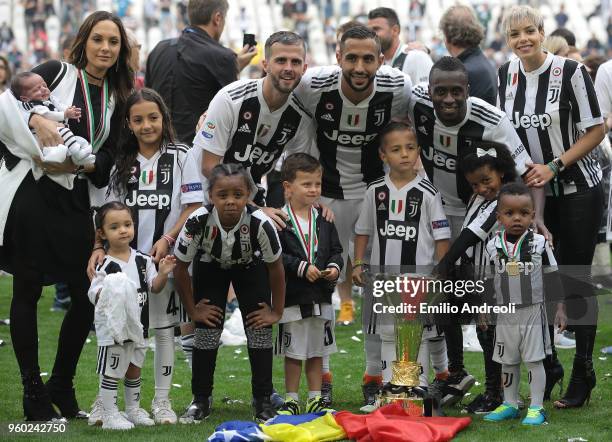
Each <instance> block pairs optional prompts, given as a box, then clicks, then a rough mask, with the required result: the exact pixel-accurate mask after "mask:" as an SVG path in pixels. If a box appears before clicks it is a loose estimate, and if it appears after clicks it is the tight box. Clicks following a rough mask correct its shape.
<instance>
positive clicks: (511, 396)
mask: <svg viewBox="0 0 612 442" xmlns="http://www.w3.org/2000/svg"><path fill="white" fill-rule="evenodd" d="M520 383H521V364H515V365H506V364H502V385H503V386H504V401H505V402H507V403H508V404H510V405H512V406H513V407H517V408H518V399H519V386H520ZM543 393H544V390H542V394H543Z"/></svg>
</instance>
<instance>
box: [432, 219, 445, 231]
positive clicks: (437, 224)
mask: <svg viewBox="0 0 612 442" xmlns="http://www.w3.org/2000/svg"><path fill="white" fill-rule="evenodd" d="M431 227H433V228H434V229H443V228H445V227H448V220H446V219H440V220H437V221H432V222H431Z"/></svg>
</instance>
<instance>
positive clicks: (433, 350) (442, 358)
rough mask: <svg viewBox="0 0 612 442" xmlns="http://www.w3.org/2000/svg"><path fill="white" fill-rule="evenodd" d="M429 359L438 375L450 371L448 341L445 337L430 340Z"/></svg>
mask: <svg viewBox="0 0 612 442" xmlns="http://www.w3.org/2000/svg"><path fill="white" fill-rule="evenodd" d="M427 344H428V346H429V357H430V358H431V365H432V368H433V370H434V372H435V373H436V374H440V373H444V372H445V371H447V370H448V356H447V353H446V340H445V339H444V338H443V337H440V338H434V339H430V340H429V341H428V343H427Z"/></svg>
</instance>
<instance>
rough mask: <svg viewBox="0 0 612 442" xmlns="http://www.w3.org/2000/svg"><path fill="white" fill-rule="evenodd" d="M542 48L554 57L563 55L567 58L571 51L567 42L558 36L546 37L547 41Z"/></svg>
mask: <svg viewBox="0 0 612 442" xmlns="http://www.w3.org/2000/svg"><path fill="white" fill-rule="evenodd" d="M542 47H543V48H544V49H546V50H547V51H548V52H550V53H551V54H553V55H561V56H563V57H566V56H567V54H568V52H569V50H570V47H569V45H568V44H567V40H565V39H564V38H563V37H559V36H558V35H549V36H548V37H546V40H544V43H542Z"/></svg>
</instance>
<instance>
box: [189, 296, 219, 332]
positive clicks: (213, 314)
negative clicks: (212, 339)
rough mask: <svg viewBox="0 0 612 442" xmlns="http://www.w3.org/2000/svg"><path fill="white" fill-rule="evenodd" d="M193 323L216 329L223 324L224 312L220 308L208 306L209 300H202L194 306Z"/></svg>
mask: <svg viewBox="0 0 612 442" xmlns="http://www.w3.org/2000/svg"><path fill="white" fill-rule="evenodd" d="M189 316H191V319H192V320H193V322H201V323H203V324H204V325H206V326H208V327H218V326H220V325H221V324H222V323H223V319H224V318H225V312H224V311H223V310H221V308H220V307H218V306H216V305H212V304H210V299H202V300H201V301H200V302H198V303H197V304H196V305H195V309H194V311H193V314H191V315H189Z"/></svg>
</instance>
